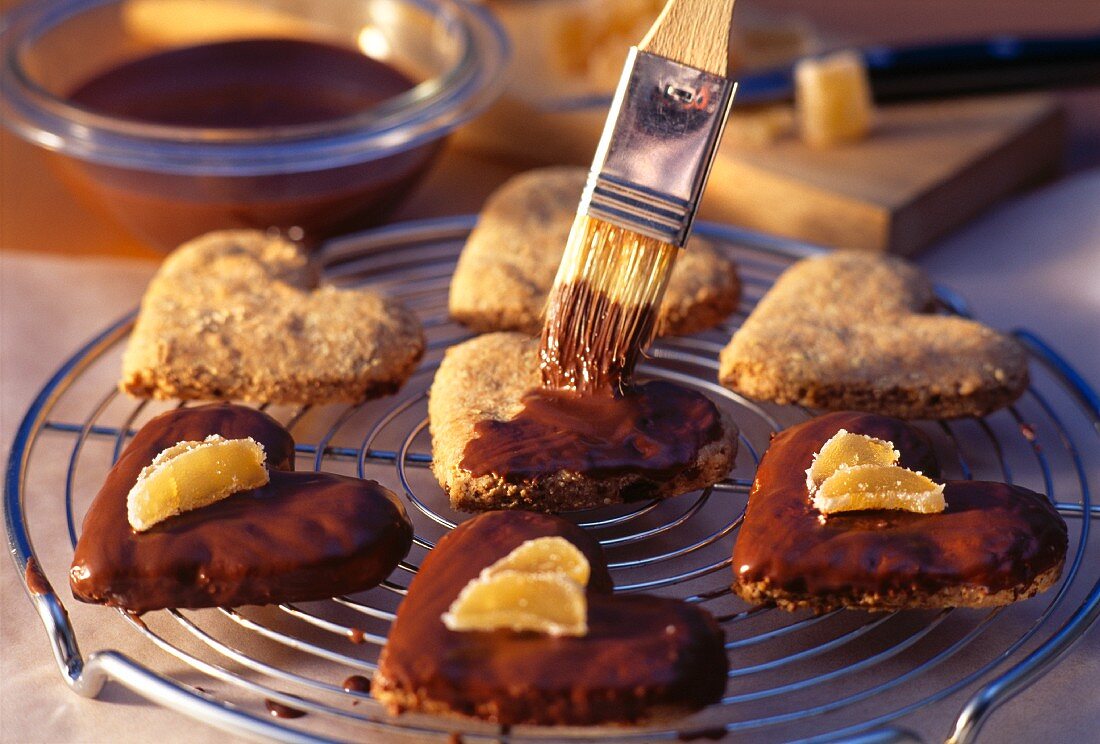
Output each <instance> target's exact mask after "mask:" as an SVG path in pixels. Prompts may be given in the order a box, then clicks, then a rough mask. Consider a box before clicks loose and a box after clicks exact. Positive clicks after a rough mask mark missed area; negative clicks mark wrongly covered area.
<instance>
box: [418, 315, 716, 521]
mask: <svg viewBox="0 0 1100 744" xmlns="http://www.w3.org/2000/svg"><path fill="white" fill-rule="evenodd" d="M540 389H541V378H540V375H539V370H538V339H535V338H531V337H529V336H525V335H523V334H519V333H490V334H486V335H484V336H478V337H477V338H474V339H471V340H469V341H466V342H465V343H462V344H459V345H457V346H452V347H451V348H450V349H448V350H447V354H446V356H445V357H444V359H443V362H442V364H441V365H440V367H439V370H438V371H437V372H436V375H435V380H434V381H433V382H432V389H431V397H430V399H429V403H428V417H429V421H430V424H431V433H432V470H433V472H434V473H435V476H436V478H437V479H438V480H439V482H440V484H441V485H442V486H443V487H444V489H446V491H447V493H448V494H449V496H450V499H451V505H452V506H453V507H455V508H456V509H464V510H468V511H484V510H487V509H501V508H524V509H532V510H536V511H550V512H556V511H567V510H571V509H585V508H589V507H596V506H604V505H607V504H617V503H622V502H624V501H636V500H639V499H652V498H664V497H667V496H675V495H676V494H680V493H686V492H688V491H692V490H695V489H697V488H703V487H705V486H709V485H711V484H713V483H716V482H717V481H719V480H721V479H722V478H723V477H725V475H726V473H728V472H729V469H730V467H731V466H732V465H733V459H734V456H735V454H736V452H737V429H736V427H735V426H734V425H733V423H732V422H731V421H730V420H729V419H728V417H726V416H725V415H724V414H723V413H722V411H721V410H720V409H719V408H718V407H717V406H715V405H714V403H713V402H711V400H710V399H709V398H707V397H706V396H704V395H702V394H701V393H698V392H696V391H694V390H691V389H688V388H684V387H680V386H678V385H673V384H671V383H667V382H652V383H646V384H644V385H642V386H639V387H638V388H637V389H635V390H632V391H630V392H629V393H628V394H626V395H624V396H621V397H618V398H612V397H611V396H610V395H608V396H607V397H602V396H591V397H584V396H582V397H580V398H575V397H571V396H569V395H561V396H555V395H552V394H545V393H544V394H543V395H541V396H540V395H538V392H539V391H540Z"/></svg>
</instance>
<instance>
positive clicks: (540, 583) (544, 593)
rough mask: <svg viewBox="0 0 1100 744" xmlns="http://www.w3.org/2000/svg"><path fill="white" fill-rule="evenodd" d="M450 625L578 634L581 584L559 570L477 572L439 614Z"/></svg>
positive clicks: (584, 609) (584, 606)
mask: <svg viewBox="0 0 1100 744" xmlns="http://www.w3.org/2000/svg"><path fill="white" fill-rule="evenodd" d="M443 624H444V625H446V626H447V627H448V628H449V629H450V630H458V631H470V630H496V629H498V628H508V629H510V630H515V631H533V632H536V633H548V634H550V635H574V636H581V635H584V634H585V633H587V632H588V599H587V597H586V595H585V591H584V587H583V586H581V585H580V584H578V583H577V582H576V581H574V580H573V579H571V578H569V577H568V576H567V575H566V574H564V573H558V572H550V573H528V572H525V571H515V570H511V569H506V570H503V571H497V572H496V573H492V574H487V573H485V572H483V573H482V574H481V575H480V576H478V577H477V578H476V579H474V580H473V581H471V582H470V583H469V584H467V585H466V586H465V587H463V589H462V591H461V592H460V593H459V595H458V598H457V599H455V601H454V602H453V603H452V604H451V606H450V608H449V609H448V610H447V612H446V613H444V614H443Z"/></svg>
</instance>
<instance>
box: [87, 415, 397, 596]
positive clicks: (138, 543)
mask: <svg viewBox="0 0 1100 744" xmlns="http://www.w3.org/2000/svg"><path fill="white" fill-rule="evenodd" d="M210 434H221V435H222V436H224V437H226V438H230V439H236V438H243V437H249V436H250V437H252V438H253V439H255V440H257V441H258V442H260V443H261V444H263V445H264V448H265V450H266V451H267V456H268V465H269V467H270V468H272V470H271V480H270V482H269V483H268V484H267V485H265V486H263V487H261V488H257V489H253V490H251V491H242V492H241V493H237V494H234V495H232V496H230V497H229V498H227V499H224V500H222V501H219V502H217V503H214V504H211V505H209V506H205V507H202V508H201V509H196V510H194V511H190V512H186V513H184V514H180V515H178V516H175V517H172V518H171V519H168V520H166V521H164V522H161V523H160V524H158V525H156V526H154V527H153V528H152V529H150V530H148V531H146V532H142V533H135V532H134V531H133V530H131V529H130V525H129V522H128V521H127V517H126V495H127V493H128V492H129V490H130V488H131V487H132V486H133V484H134V482H135V480H136V479H137V475H138V472H139V471H140V470H141V468H143V467H144V466H145V465H148V464H149V463H150V462H151V461H152V460H153V458H154V457H155V456H156V455H157V454H158V453H159V452H161V451H162V450H164V449H165V448H167V447H170V446H172V445H174V444H176V443H177V442H181V441H188V440H201V439H204V438H205V437H206V436H207V435H210ZM293 457H294V441H293V439H292V438H291V437H290V434H289V433H288V432H287V431H286V430H285V429H284V428H283V427H282V426H280V425H279V424H278V422H276V421H275V420H274V419H272V418H270V417H269V416H267V415H266V414H264V413H261V412H259V411H256V410H255V409H252V408H246V407H243V406H235V405H229V404H223V405H210V406H202V407H197V408H185V409H179V410H175V411H171V412H169V413H166V414H163V415H161V416H158V417H157V418H155V419H153V420H152V421H150V422H149V423H148V424H146V425H145V426H144V427H142V429H141V431H139V432H138V434H137V436H136V437H135V438H134V440H133V441H132V442H131V443H130V445H129V446H128V447H127V448H126V450H125V451H124V452H123V453H122V457H121V458H120V459H119V461H118V463H116V465H115V466H114V468H112V469H111V471H110V473H108V475H107V480H106V482H105V483H104V485H103V487H102V488H101V489H100V491H99V493H98V494H97V495H96V498H95V500H94V501H93V502H92V505H91V507H90V508H89V510H88V513H87V515H86V516H85V518H84V526H83V532H82V534H81V536H80V541H79V542H78V543H77V547H76V553H75V555H74V557H73V564H72V567H71V569H70V572H69V579H70V584H71V586H72V590H73V595H74V596H75V597H76V598H77V599H80V600H82V601H85V602H97V603H102V604H108V605H112V606H118V607H124V608H127V609H129V610H133V611H137V612H145V611H148V610H154V609H161V608H164V607H214V606H229V605H241V604H267V603H271V602H291V601H308V600H312V599H322V598H325V597H331V596H334V595H337V594H349V593H352V592H357V591H361V590H363V589H366V588H369V587H371V586H374V585H375V584H377V583H378V582H379V581H381V580H382V579H383V578H385V577H386V576H388V575H389V573H390V572H391V571H392V570H393V569H394V568H395V567H396V565H397V563H398V561H400V560H401V558H403V557H404V556H405V554H406V553H407V552H408V550H409V547H410V546H411V541H412V527H411V524H410V523H409V519H408V516H407V515H406V514H405V511H404V507H402V506H401V503H400V502H399V501H398V500H397V498H396V497H395V496H394V495H393V494H392V493H390V492H389V491H387V490H386V489H385V488H383V487H382V486H380V485H378V484H377V483H375V482H373V481H365V480H359V479H358V478H348V477H344V476H338V475H331V474H327V473H312V472H307V473H295V472H290V471H289V470H287V469H288V468H290V467H292V465H293Z"/></svg>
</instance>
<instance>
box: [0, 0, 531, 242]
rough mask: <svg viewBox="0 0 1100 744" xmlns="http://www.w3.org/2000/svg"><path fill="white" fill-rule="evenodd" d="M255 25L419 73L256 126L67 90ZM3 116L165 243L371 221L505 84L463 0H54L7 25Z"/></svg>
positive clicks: (87, 190)
mask: <svg viewBox="0 0 1100 744" xmlns="http://www.w3.org/2000/svg"><path fill="white" fill-rule="evenodd" d="M248 39H294V40H302V41H314V42H321V43H325V44H329V45H336V46H340V47H344V48H350V49H354V50H358V51H359V52H361V53H363V54H365V55H367V56H369V57H372V58H374V59H377V60H379V61H381V62H384V63H385V64H386V65H389V66H390V67H393V68H395V69H397V70H398V71H400V72H401V73H403V74H404V75H405V76H406V77H408V78H409V79H410V80H411V82H412V83H413V87H411V88H410V89H409V90H406V91H404V92H402V93H399V94H397V95H392V96H390V97H388V98H386V99H385V100H383V101H381V102H380V103H376V104H375V105H372V106H371V107H369V108H367V109H366V110H362V111H358V112H356V113H353V114H350V115H342V116H338V117H337V118H332V119H324V120H322V121H319V122H311V123H300V124H292V125H282V126H264V127H256V128H232V129H230V128H221V129H216V128H207V127H202V126H195V125H187V126H181V125H169V124H162V123H147V122H145V121H139V120H136V119H132V118H123V117H116V116H112V115H109V114H106V113H104V112H103V111H102V110H97V109H92V108H88V107H83V106H80V105H77V104H76V103H74V101H72V100H71V99H70V95H71V94H72V92H73V91H74V90H75V89H76V88H78V87H79V86H80V85H82V84H83V83H84V82H85V81H88V80H89V79H92V78H95V77H96V76H98V75H100V74H102V73H103V72H105V71H108V70H111V69H114V68H117V67H118V66H119V65H122V64H125V63H127V62H130V61H133V60H136V59H141V58H147V57H149V56H150V55H152V54H157V53H160V52H165V51H168V50H173V49H179V48H183V47H190V46H195V45H201V44H211V43H216V42H222V41H238V40H248ZM0 54H2V68H0V115H2V116H0V118H2V119H3V122H4V124H5V126H7V127H9V128H10V129H11V130H13V131H14V132H15V133H17V134H18V135H19V136H21V137H23V138H25V139H27V140H29V141H31V142H33V143H35V144H37V145H40V146H41V147H43V148H45V149H47V150H49V151H51V152H52V153H53V154H54V157H53V158H52V159H51V160H52V163H53V164H55V165H56V166H57V169H58V172H59V175H60V176H61V177H62V179H63V180H64V181H65V182H66V183H67V184H68V185H70V186H71V187H72V188H73V189H74V190H76V191H78V192H80V193H82V194H84V195H87V196H88V197H90V198H91V199H92V200H94V201H96V202H98V203H100V204H101V205H102V206H104V207H105V208H106V209H107V211H108V212H110V213H111V214H112V215H114V216H115V217H116V218H117V219H118V220H119V221H120V222H122V223H123V224H124V225H125V226H127V227H128V228H129V229H130V230H132V231H133V232H134V233H136V234H137V235H139V236H140V237H142V238H143V239H145V240H147V241H148V242H150V243H151V244H153V245H154V246H158V247H162V248H171V247H174V246H176V245H178V244H179V243H180V242H182V241H184V240H186V239H188V238H191V237H194V236H195V235H198V234H201V233H203V232H206V231H209V230H212V229H220V228H234V227H247V228H261V229H266V228H277V229H280V230H283V231H286V232H287V233H289V234H290V235H292V236H295V237H299V236H304V237H305V239H306V241H307V242H311V241H317V240H320V239H322V238H324V237H327V236H329V235H333V234H338V233H341V232H345V231H349V230H354V229H357V228H360V227H364V226H368V225H371V224H376V223H378V222H381V221H383V220H384V219H385V217H386V216H387V215H388V214H389V212H390V211H391V210H392V209H393V208H394V207H396V206H397V205H398V204H399V203H400V202H401V201H402V200H403V199H404V197H405V196H406V195H407V194H408V192H409V191H410V190H411V188H412V187H413V186H414V185H415V184H416V183H417V182H418V181H419V180H420V178H421V177H422V176H423V174H424V173H425V172H426V170H427V169H428V167H429V166H430V165H431V163H432V161H433V160H434V158H435V156H436V155H437V154H438V152H439V149H440V146H441V145H442V143H443V141H444V139H445V138H446V136H447V135H448V134H449V133H450V132H451V131H453V130H454V129H455V128H456V127H457V126H458V125H460V124H462V123H463V122H465V121H467V120H468V119H470V118H471V117H473V116H474V115H475V114H477V113H479V112H480V111H481V110H483V109H484V108H485V107H486V106H487V105H488V104H489V103H491V102H492V101H493V100H494V99H495V98H496V96H497V95H498V94H499V92H500V90H501V86H502V82H503V73H504V70H505V68H506V62H507V58H508V55H509V49H508V43H507V39H506V36H505V34H504V32H503V31H502V29H501V27H500V26H499V25H498V23H497V22H496V21H495V20H494V19H493V17H492V15H491V14H489V13H488V12H487V11H485V10H484V9H482V8H479V7H476V6H474V5H471V4H469V3H468V2H465V0H52V1H46V2H31V3H29V4H27V5H24V6H21V7H19V8H17V9H16V10H15V11H13V12H11V13H10V14H9V15H8V16H7V17H6V18H5V19H3V21H2V25H0Z"/></svg>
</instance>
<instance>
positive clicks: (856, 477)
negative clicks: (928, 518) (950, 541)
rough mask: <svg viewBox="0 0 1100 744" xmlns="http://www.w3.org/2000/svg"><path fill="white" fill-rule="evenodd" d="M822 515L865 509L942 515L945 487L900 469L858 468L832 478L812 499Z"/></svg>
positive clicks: (840, 472) (863, 466) (852, 468)
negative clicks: (940, 513) (938, 513)
mask: <svg viewBox="0 0 1100 744" xmlns="http://www.w3.org/2000/svg"><path fill="white" fill-rule="evenodd" d="M813 503H814V507H816V508H817V510H818V511H820V512H821V513H822V514H833V513H836V512H842V511H859V510H863V509H898V510H902V511H910V512H916V513H917V514H935V513H937V512H942V511H943V510H944V509H945V508H946V507H947V504H946V503H945V501H944V498H943V485H941V484H939V483H935V482H933V481H932V480H931V479H930V478H928V477H926V476H924V475H922V474H921V473H918V472H916V471H913V470H907V469H906V468H902V467H898V466H897V465H856V466H855V467H851V468H842V469H840V470H837V471H836V472H835V473H833V474H832V475H830V476H829V477H828V478H826V479H825V481H824V482H823V483H822V484H821V486H820V487H819V488H818V489H817V492H816V493H814V496H813Z"/></svg>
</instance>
